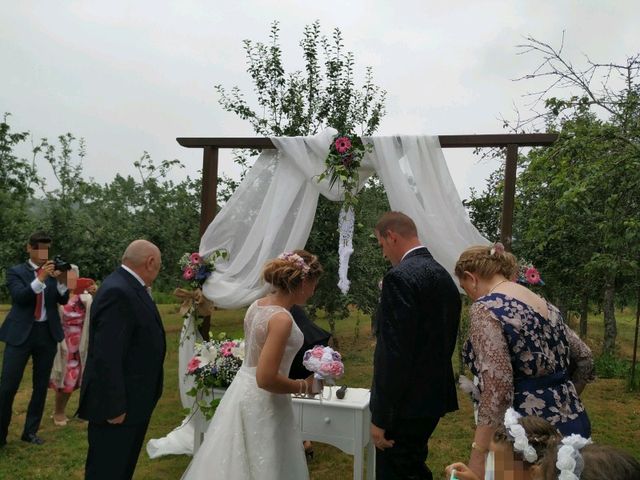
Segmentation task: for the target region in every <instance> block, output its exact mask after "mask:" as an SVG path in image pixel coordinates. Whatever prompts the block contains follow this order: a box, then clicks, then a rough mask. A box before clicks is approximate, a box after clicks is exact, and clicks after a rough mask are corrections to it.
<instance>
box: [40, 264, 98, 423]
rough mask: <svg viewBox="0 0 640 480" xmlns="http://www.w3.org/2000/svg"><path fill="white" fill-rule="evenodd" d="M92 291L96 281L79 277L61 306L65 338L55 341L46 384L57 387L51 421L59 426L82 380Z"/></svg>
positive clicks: (63, 421) (64, 418)
mask: <svg viewBox="0 0 640 480" xmlns="http://www.w3.org/2000/svg"><path fill="white" fill-rule="evenodd" d="M76 273H77V272H76ZM95 292H96V284H95V282H94V281H93V280H92V279H90V278H78V280H77V285H76V288H75V289H74V290H73V294H72V295H71V297H70V298H69V301H68V302H67V304H66V305H64V306H63V307H61V315H60V318H61V320H62V330H63V331H64V340H62V341H61V342H60V343H59V344H58V352H57V353H56V357H55V359H54V361H53V368H52V370H51V379H50V381H49V386H50V387H51V388H52V389H54V390H55V391H56V404H55V412H54V414H53V421H54V423H55V424H56V425H58V426H64V425H66V424H67V421H68V419H67V416H66V414H65V408H66V406H67V403H68V402H69V397H70V396H71V393H72V392H73V391H74V390H76V389H78V388H80V383H81V381H82V370H83V369H84V362H85V360H86V356H87V347H88V340H89V335H88V333H89V315H88V313H89V308H90V306H91V299H92V295H93V294H94V293H95Z"/></svg>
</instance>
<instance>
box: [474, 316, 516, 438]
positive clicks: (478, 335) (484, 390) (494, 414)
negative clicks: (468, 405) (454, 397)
mask: <svg viewBox="0 0 640 480" xmlns="http://www.w3.org/2000/svg"><path fill="white" fill-rule="evenodd" d="M469 341H470V342H471V346H472V348H473V351H474V353H475V362H476V365H477V368H478V371H479V372H480V390H481V393H480V404H479V406H478V425H490V426H492V427H497V426H498V425H500V424H502V421H503V417H504V412H505V411H506V410H507V408H509V407H510V406H511V405H512V404H513V369H512V368H511V358H510V356H509V349H508V347H507V342H506V340H505V338H504V335H503V334H502V327H501V326H500V323H499V322H498V320H497V319H496V318H495V317H494V316H493V315H492V314H491V311H490V310H489V309H487V308H486V307H485V306H484V305H481V304H477V303H476V304H474V305H473V306H472V307H471V312H470V324H469Z"/></svg>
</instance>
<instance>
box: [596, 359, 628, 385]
mask: <svg viewBox="0 0 640 480" xmlns="http://www.w3.org/2000/svg"><path fill="white" fill-rule="evenodd" d="M594 364H595V367H596V375H597V376H598V377H599V378H623V379H626V378H627V377H628V375H629V361H628V360H625V359H623V358H620V357H618V356H616V355H612V354H609V353H605V354H602V355H600V356H598V357H596V358H595V359H594Z"/></svg>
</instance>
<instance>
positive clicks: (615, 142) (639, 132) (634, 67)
mask: <svg viewBox="0 0 640 480" xmlns="http://www.w3.org/2000/svg"><path fill="white" fill-rule="evenodd" d="M528 40H529V43H528V44H527V45H525V46H523V47H525V52H527V53H531V52H533V53H537V54H538V55H540V56H541V57H542V62H541V65H540V66H539V67H538V69H536V70H535V72H534V73H533V74H531V75H528V76H526V77H525V78H535V77H542V78H545V79H552V80H551V81H552V82H553V81H555V82H556V83H551V85H550V86H549V88H548V89H546V90H543V91H542V92H539V93H537V94H536V98H539V99H541V100H542V103H543V104H544V110H543V111H542V113H537V114H536V116H535V117H534V118H533V119H529V120H527V121H526V122H524V124H525V125H526V124H527V123H529V124H530V125H532V123H530V122H531V121H532V120H535V119H537V120H543V121H544V123H545V128H546V130H547V131H548V132H552V133H558V134H559V138H558V140H557V141H556V142H555V143H554V144H553V145H552V146H550V147H545V148H535V149H532V150H531V151H530V152H528V153H527V154H526V155H525V156H522V157H521V158H520V162H519V167H520V174H519V176H518V179H517V185H516V204H515V222H514V234H513V236H514V240H513V248H514V253H516V255H517V256H522V257H524V258H526V259H527V260H529V261H531V262H532V263H533V264H534V265H536V267H538V269H539V270H540V272H541V273H542V276H543V278H544V280H545V282H546V285H547V286H546V287H545V288H544V290H545V292H544V293H545V295H546V296H548V297H551V299H553V301H555V302H556V304H557V305H558V306H559V307H560V308H561V310H562V311H563V312H566V311H567V310H574V311H580V312H583V313H586V310H587V307H588V305H589V304H596V305H601V306H602V309H603V311H604V313H605V340H604V343H603V350H604V351H605V352H607V353H608V354H613V352H614V351H615V340H616V335H617V329H616V319H615V308H614V306H615V299H616V292H620V293H621V294H622V295H623V297H624V298H626V299H629V298H633V296H634V291H635V288H636V287H635V286H636V285H637V284H638V280H639V279H640V268H639V267H640V266H639V263H638V262H639V260H640V215H639V214H638V212H639V211H640V120H639V119H640V102H639V92H640V77H639V74H640V55H636V56H634V57H630V58H628V59H627V61H626V62H625V63H623V64H619V65H616V64H613V63H611V64H595V63H591V62H589V64H588V66H587V67H586V69H585V70H583V71H580V70H578V69H577V68H576V67H574V66H573V64H572V62H570V61H568V60H567V59H564V58H562V54H561V50H560V51H556V50H554V49H553V48H552V47H550V46H549V45H547V44H544V43H542V42H539V41H537V40H535V39H531V38H529V39H528ZM600 73H602V75H601V76H600V78H601V79H602V85H603V87H602V88H601V89H600V90H595V89H594V88H593V86H595V85H597V84H598V82H596V81H595V78H598V76H599V74H600ZM616 77H617V80H620V82H619V83H618V84H617V86H616V88H614V86H613V82H611V83H609V82H610V81H611V80H612V79H613V78H616ZM556 84H561V85H563V86H565V87H573V89H574V90H575V91H577V92H578V94H576V95H569V96H566V97H558V96H555V95H553V88H554V86H555V85H556ZM506 125H507V126H512V125H510V124H509V122H506ZM522 126H523V125H522V124H518V125H515V126H513V128H514V129H515V130H516V131H521V129H522ZM501 170H502V168H501V169H499V170H498V171H496V172H495V173H494V174H493V175H492V176H491V178H490V179H489V182H488V183H487V189H486V191H485V192H483V193H482V194H480V195H477V194H476V193H475V192H472V198H471V200H470V201H467V202H466V205H467V206H468V207H469V208H470V216H471V218H472V219H473V220H474V222H476V224H477V226H478V227H479V228H480V229H481V231H483V232H484V233H485V234H487V235H489V237H490V238H491V235H490V234H493V235H495V231H496V230H495V227H496V225H497V224H496V223H495V222H496V221H497V219H498V218H499V216H498V210H497V205H499V202H500V198H501V197H502V191H501V182H500V181H499V180H498V179H500V178H501V176H502V175H501Z"/></svg>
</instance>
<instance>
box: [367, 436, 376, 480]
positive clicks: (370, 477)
mask: <svg viewBox="0 0 640 480" xmlns="http://www.w3.org/2000/svg"><path fill="white" fill-rule="evenodd" d="M375 478H376V447H374V446H373V442H372V441H371V440H369V443H367V480H375Z"/></svg>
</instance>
